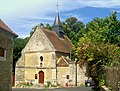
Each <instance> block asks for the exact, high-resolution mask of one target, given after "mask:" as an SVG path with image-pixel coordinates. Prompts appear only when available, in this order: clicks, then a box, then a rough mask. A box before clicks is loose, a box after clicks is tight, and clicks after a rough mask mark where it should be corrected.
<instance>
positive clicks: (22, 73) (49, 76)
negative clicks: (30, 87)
mask: <svg viewBox="0 0 120 91" xmlns="http://www.w3.org/2000/svg"><path fill="white" fill-rule="evenodd" d="M41 56H42V57H43V61H41V60H40V57H41ZM53 56H55V53H54V52H47V53H45V52H42V53H41V52H32V53H31V52H30V53H28V52H27V53H22V56H21V58H20V59H19V60H18V62H17V65H16V85H17V84H19V83H21V82H32V83H35V84H38V80H39V71H41V70H42V71H43V72H44V83H45V84H46V83H47V81H50V82H51V83H53V82H56V60H55V57H53ZM41 63H42V65H40V64H41ZM35 74H37V79H35Z"/></svg>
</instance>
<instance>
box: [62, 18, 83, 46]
mask: <svg viewBox="0 0 120 91" xmlns="http://www.w3.org/2000/svg"><path fill="white" fill-rule="evenodd" d="M62 24H63V28H64V32H65V35H66V36H68V38H69V39H70V40H71V41H72V43H73V44H77V42H78V40H79V38H81V37H82V36H83V33H84V27H85V25H84V24H83V22H81V21H78V19H77V18H75V17H71V18H68V19H66V20H65V22H63V23H62Z"/></svg>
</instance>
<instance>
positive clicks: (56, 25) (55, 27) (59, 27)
mask: <svg viewBox="0 0 120 91" xmlns="http://www.w3.org/2000/svg"><path fill="white" fill-rule="evenodd" d="M57 6H58V5H57ZM52 31H54V32H56V33H57V35H58V36H59V37H61V38H63V35H64V30H63V27H62V23H61V21H60V17H59V12H58V7H57V13H56V17H55V21H54V24H53V26H52Z"/></svg>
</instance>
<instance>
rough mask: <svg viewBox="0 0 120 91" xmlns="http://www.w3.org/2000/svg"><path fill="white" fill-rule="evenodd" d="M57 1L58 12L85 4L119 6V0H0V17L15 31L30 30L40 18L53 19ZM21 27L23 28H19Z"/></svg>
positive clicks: (103, 6)
mask: <svg viewBox="0 0 120 91" xmlns="http://www.w3.org/2000/svg"><path fill="white" fill-rule="evenodd" d="M57 2H59V5H60V7H59V11H60V12H63V11H64V12H66V11H70V10H74V9H78V8H82V7H86V6H89V7H100V8H116V7H117V8H120V0H0V12H1V13H0V18H2V19H3V20H5V22H6V23H7V24H8V26H10V28H12V29H13V30H15V32H16V33H20V31H23V32H26V31H25V29H27V30H29V31H31V30H30V29H31V28H32V26H34V25H36V24H38V23H40V22H41V21H42V20H44V22H45V21H46V20H48V23H49V22H51V21H54V17H55V12H56V7H55V5H56V4H57ZM118 12H119V11H118ZM50 14H51V15H50ZM53 15H54V16H53ZM68 15H69V14H68ZM68 15H66V16H68ZM70 15H71V16H75V17H77V18H78V19H80V20H84V18H81V16H80V14H79V16H78V14H73V13H71V14H70ZM36 20H38V21H36ZM39 20H40V21H39ZM61 20H63V19H61ZM42 22H43V21H42ZM21 28H22V29H23V30H21ZM27 32H28V31H27ZM21 34H23V33H21ZM28 34H29V32H28ZM20 36H22V35H20ZM23 36H25V35H23Z"/></svg>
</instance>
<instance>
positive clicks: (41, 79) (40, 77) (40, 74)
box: [39, 71, 44, 84]
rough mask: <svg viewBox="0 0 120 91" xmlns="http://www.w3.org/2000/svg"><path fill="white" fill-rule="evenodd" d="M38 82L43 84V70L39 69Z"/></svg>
mask: <svg viewBox="0 0 120 91" xmlns="http://www.w3.org/2000/svg"><path fill="white" fill-rule="evenodd" d="M39 83H43V84H44V72H43V71H39Z"/></svg>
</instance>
